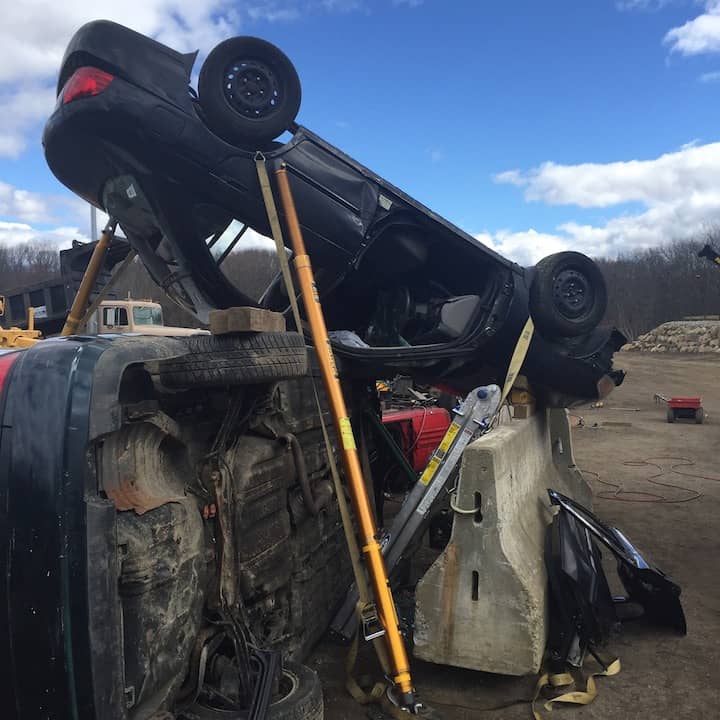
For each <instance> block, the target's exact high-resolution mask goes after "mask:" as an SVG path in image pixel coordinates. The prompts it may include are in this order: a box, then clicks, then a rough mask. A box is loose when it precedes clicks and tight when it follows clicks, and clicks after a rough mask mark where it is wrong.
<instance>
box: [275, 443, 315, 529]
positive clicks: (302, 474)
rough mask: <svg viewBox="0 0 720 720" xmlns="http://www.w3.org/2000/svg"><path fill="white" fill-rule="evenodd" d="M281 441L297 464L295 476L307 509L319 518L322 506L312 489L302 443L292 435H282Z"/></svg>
mask: <svg viewBox="0 0 720 720" xmlns="http://www.w3.org/2000/svg"><path fill="white" fill-rule="evenodd" d="M279 439H280V440H284V441H285V442H286V443H287V444H288V447H289V448H290V450H291V452H292V456H293V462H294V463H295V474H296V475H297V479H298V483H299V484H300V489H301V490H302V496H303V501H304V502H305V507H306V508H307V511H308V512H309V513H310V514H311V515H312V516H313V517H317V515H318V513H319V512H320V504H319V503H318V501H317V500H316V499H315V496H314V495H313V492H312V487H310V478H309V477H308V473H307V466H306V465H305V456H304V455H303V451H302V447H300V442H299V441H298V439H297V438H296V437H295V436H294V435H293V434H292V433H286V434H285V435H280V437H279Z"/></svg>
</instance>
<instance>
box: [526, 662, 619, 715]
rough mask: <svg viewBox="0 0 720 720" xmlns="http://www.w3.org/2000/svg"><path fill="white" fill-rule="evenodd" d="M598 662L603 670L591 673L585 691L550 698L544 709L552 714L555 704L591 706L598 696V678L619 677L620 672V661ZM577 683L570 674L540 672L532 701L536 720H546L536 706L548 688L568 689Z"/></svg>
mask: <svg viewBox="0 0 720 720" xmlns="http://www.w3.org/2000/svg"><path fill="white" fill-rule="evenodd" d="M595 660H596V662H598V664H599V665H600V666H601V669H600V670H598V671H597V672H593V673H590V675H588V679H587V682H586V683H585V690H571V691H569V692H566V693H563V694H562V695H558V696H557V697H554V698H550V699H549V700H547V701H546V702H544V703H543V708H544V709H545V710H546V711H547V712H551V711H552V709H553V707H552V706H553V705H555V703H569V704H572V705H589V704H590V703H591V702H592V701H593V700H594V699H595V698H596V697H597V694H598V690H597V685H596V683H595V678H596V677H611V676H612V675H617V674H618V673H619V672H620V659H619V658H615V659H614V660H612V661H611V662H609V663H608V664H607V665H605V664H604V663H602V661H600V660H599V659H598V658H595ZM574 682H575V678H574V677H573V676H572V675H571V674H570V673H567V672H565V673H556V674H552V673H548V672H543V671H541V672H540V677H539V678H538V681H537V685H535V694H534V695H533V699H532V714H533V718H534V720H545V718H544V717H543V715H542V714H541V713H540V711H539V710H538V709H537V707H536V705H537V702H538V700H539V699H540V693H541V692H542V691H543V689H544V688H546V687H551V688H561V687H568V686H570V685H572V684H573V683H574Z"/></svg>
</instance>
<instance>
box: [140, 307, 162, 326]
mask: <svg viewBox="0 0 720 720" xmlns="http://www.w3.org/2000/svg"><path fill="white" fill-rule="evenodd" d="M133 322H134V323H135V325H162V324H163V316H162V310H161V309H160V308H159V307H147V306H145V307H134V308H133Z"/></svg>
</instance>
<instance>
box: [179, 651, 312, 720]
mask: <svg viewBox="0 0 720 720" xmlns="http://www.w3.org/2000/svg"><path fill="white" fill-rule="evenodd" d="M324 715H325V713H324V709H323V695H322V686H321V684H320V678H318V676H317V673H315V672H313V671H312V670H311V669H310V668H309V667H307V666H305V665H301V664H300V663H296V662H291V661H286V662H284V663H283V676H282V680H281V681H280V697H278V698H274V699H273V702H272V703H271V704H270V708H269V710H268V714H267V718H268V720H323V718H324ZM189 716H190V717H193V718H198V720H246V718H247V711H246V712H244V713H242V714H238V712H237V711H235V712H228V711H223V710H211V709H209V708H205V707H200V706H197V705H194V706H193V707H192V708H191V709H190V712H189Z"/></svg>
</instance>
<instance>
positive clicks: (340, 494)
mask: <svg viewBox="0 0 720 720" xmlns="http://www.w3.org/2000/svg"><path fill="white" fill-rule="evenodd" d="M255 167H256V169H257V174H258V181H259V182H260V188H261V190H262V195H263V201H264V202H265V210H266V212H267V216H268V221H269V222H270V229H271V231H272V236H273V240H274V241H275V250H276V251H277V256H278V261H279V262H280V269H281V272H282V275H283V280H284V281H285V289H286V290H287V294H288V298H289V299H290V305H291V307H292V313H293V318H294V320H295V327H296V329H297V331H298V332H299V333H302V320H301V318H300V308H299V306H298V302H297V293H296V292H295V283H294V282H293V278H292V273H291V272H290V263H289V262H288V258H287V253H286V252H285V242H284V240H283V236H282V229H281V228H280V221H279V219H278V213H277V207H276V205H275V198H274V197H273V192H272V188H271V187H270V178H269V177H268V172H267V167H266V165H265V156H264V155H263V154H262V153H260V152H258V153H257V154H256V155H255ZM305 259H306V256H301V257H298V258H295V261H296V264H298V261H300V262H302V261H304V260H305ZM310 379H311V381H312V386H313V393H314V394H315V405H316V406H317V411H318V416H319V418H320V427H321V428H322V434H323V440H324V442H325V452H326V454H327V458H328V465H329V466H330V475H331V476H332V479H333V485H334V487H335V496H336V497H337V502H338V508H339V510H340V517H341V519H342V525H343V531H344V533H345V542H346V543H347V547H348V553H349V554H350V562H351V564H352V569H353V575H354V576H355V585H356V587H357V590H358V597H359V602H358V614H357V617H358V629H357V631H356V632H355V638H354V640H353V643H352V645H351V646H350V651H349V652H348V656H347V658H346V661H345V669H346V681H345V686H346V687H347V690H348V692H349V693H350V694H351V695H352V697H354V698H355V699H356V700H357V701H358V702H361V703H362V704H368V703H370V702H375V701H376V700H378V699H379V697H380V696H381V695H384V693H385V689H386V688H387V686H386V685H385V683H377V684H376V685H375V686H374V688H373V689H372V691H371V692H370V693H369V695H368V694H367V693H365V691H364V690H363V689H362V688H361V687H360V685H359V684H358V682H357V681H356V680H355V678H354V677H353V674H352V673H353V668H354V667H355V662H356V660H357V653H358V644H359V642H360V613H361V611H362V608H364V607H365V606H366V605H369V604H370V588H369V587H368V583H367V579H366V577H365V571H364V569H363V567H362V565H361V564H360V548H359V546H358V542H357V538H356V537H355V530H354V528H353V521H352V516H351V515H350V508H349V506H348V502H347V498H346V497H345V490H344V489H343V486H342V481H341V480H340V473H339V472H338V467H337V462H336V460H335V451H334V449H333V447H332V444H331V442H330V436H329V434H328V430H327V425H326V423H325V418H324V417H323V412H322V405H321V404H320V396H319V395H318V391H317V386H316V384H315V378H313V377H312V375H311V376H310ZM347 424H348V425H350V421H349V419H348V420H347ZM341 435H342V442H343V443H345V442H347V439H346V431H345V428H341ZM350 436H351V437H352V429H351V428H350ZM353 444H354V439H353ZM372 643H373V647H374V648H375V654H376V655H377V658H378V662H379V663H380V667H381V668H382V671H383V673H384V674H385V675H389V674H390V661H389V659H388V655H387V648H386V646H385V642H384V638H382V637H378V638H375V639H374V640H373V641H372ZM366 697H369V698H370V699H367V700H364V699H365V698H366ZM363 700H364V701H363Z"/></svg>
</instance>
